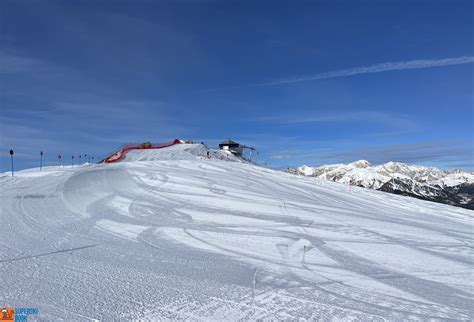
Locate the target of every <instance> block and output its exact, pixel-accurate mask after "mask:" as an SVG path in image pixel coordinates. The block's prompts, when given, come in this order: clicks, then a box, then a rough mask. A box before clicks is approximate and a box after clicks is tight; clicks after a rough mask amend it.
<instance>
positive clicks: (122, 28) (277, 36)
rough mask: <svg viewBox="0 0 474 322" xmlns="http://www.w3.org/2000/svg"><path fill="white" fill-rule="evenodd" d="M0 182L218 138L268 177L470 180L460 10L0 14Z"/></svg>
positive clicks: (42, 9)
mask: <svg viewBox="0 0 474 322" xmlns="http://www.w3.org/2000/svg"><path fill="white" fill-rule="evenodd" d="M0 22H1V31H0V35H1V41H0V151H3V152H1V153H2V154H1V156H0V171H8V170H9V167H10V163H9V156H8V150H9V149H10V148H14V149H15V151H16V154H15V162H16V167H17V168H19V169H20V168H28V167H35V166H38V161H39V151H40V150H41V149H42V150H44V152H45V158H44V159H45V164H54V163H55V159H56V156H57V155H58V154H61V155H62V156H63V158H64V159H65V160H68V161H67V162H69V160H70V157H71V155H76V156H77V155H78V154H84V153H87V154H89V155H95V156H96V157H103V156H104V155H105V154H107V153H108V152H111V151H112V150H114V149H115V148H116V147H117V146H119V145H121V144H124V143H128V142H143V141H148V140H149V141H153V142H167V141H169V140H171V139H174V138H183V139H193V140H195V141H204V142H206V143H208V144H209V145H210V146H215V145H217V143H218V142H219V141H220V140H222V139H226V138H229V137H230V138H233V139H235V140H238V141H241V142H242V143H245V144H247V145H253V146H255V147H256V148H257V149H258V151H259V154H258V156H257V160H258V162H260V163H267V164H268V165H269V166H271V167H274V168H284V167H287V166H297V165H301V164H309V165H318V164H325V163H334V162H351V161H353V160H357V159H367V160H369V161H370V162H372V163H375V164H378V163H382V162H387V161H390V160H392V161H402V162H408V163H415V164H424V165H434V166H439V167H442V168H454V167H456V168H465V169H471V170H472V169H474V161H473V160H474V155H473V154H474V147H473V145H474V137H473V123H474V112H473V106H474V97H473V71H474V69H473V68H474V64H473V63H474V48H473V39H474V38H473V36H474V35H473V4H472V1H457V0H454V1H418V2H417V1H388V0H387V1H144V0H139V1H120V0H117V1H105V0H102V1H18V0H15V1H10V0H6V1H5V0H4V1H2V2H1V3H0Z"/></svg>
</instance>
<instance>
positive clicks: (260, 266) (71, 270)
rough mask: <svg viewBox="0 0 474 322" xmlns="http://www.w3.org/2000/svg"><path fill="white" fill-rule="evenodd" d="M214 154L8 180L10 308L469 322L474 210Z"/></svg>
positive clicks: (119, 315)
mask: <svg viewBox="0 0 474 322" xmlns="http://www.w3.org/2000/svg"><path fill="white" fill-rule="evenodd" d="M206 152H207V151H206V150H205V148H204V147H203V146H202V145H188V144H180V145H176V146H172V147H169V148H167V149H163V150H155V151H146V152H145V151H132V152H130V153H129V154H128V155H127V157H126V159H125V160H124V161H123V162H119V163H116V164H99V165H84V166H78V167H74V168H71V167H62V168H58V167H49V168H45V169H43V171H41V172H40V171H39V170H38V169H31V170H25V171H21V172H18V173H16V174H15V177H13V178H12V177H10V176H8V175H7V174H5V175H3V176H2V177H0V194H1V201H2V202H1V204H0V220H1V222H2V233H0V279H1V281H2V282H1V283H0V297H1V300H0V302H1V303H2V305H7V306H16V307H26V306H28V307H37V308H38V309H39V315H38V317H39V318H44V319H59V318H62V319H66V320H71V319H73V320H78V319H149V320H155V319H191V320H209V319H214V320H238V319H252V320H253V319H291V320H295V319H300V318H303V319H331V318H339V319H358V320H383V319H399V320H402V319H403V320H405V319H473V318H474V312H473V307H474V305H473V304H474V302H473V292H474V288H473V285H472V278H473V254H474V252H473V246H474V242H473V214H474V212H473V211H471V210H467V209H462V208H456V207H453V206H448V205H442V204H437V203H432V202H427V201H423V200H417V199H414V198H408V197H403V196H397V195H392V194H387V193H385V192H380V191H373V190H368V189H364V188H358V187H350V186H348V185H347V184H341V183H337V182H328V181H325V180H322V179H318V178H311V177H303V176H294V175H292V174H288V173H283V172H277V171H273V170H269V169H266V168H262V167H258V166H255V165H252V164H248V163H245V162H238V161H239V160H236V159H232V157H229V156H226V155H222V154H219V153H220V152H219V151H212V153H211V156H212V157H211V159H208V158H206V157H205V155H206ZM221 159H224V160H221ZM230 161H237V162H230Z"/></svg>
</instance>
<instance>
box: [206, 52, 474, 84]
mask: <svg viewBox="0 0 474 322" xmlns="http://www.w3.org/2000/svg"><path fill="white" fill-rule="evenodd" d="M472 63H474V57H473V56H461V57H452V58H443V59H416V60H409V61H399V62H387V63H381V64H375V65H370V66H360V67H353V68H348V69H340V70H334V71H328V72H324V73H318V74H311V75H300V76H296V77H289V78H281V79H276V80H271V81H266V82H260V83H251V84H245V85H237V86H230V87H226V88H214V89H208V90H205V91H217V90H220V89H233V88H235V89H236V88H245V87H258V86H276V85H285V84H293V83H300V82H308V81H315V80H321V79H329V78H339V77H348V76H355V75H361V74H373V73H383V72H389V71H396V70H410V69H424V68H432V67H444V66H451V65H462V64H472Z"/></svg>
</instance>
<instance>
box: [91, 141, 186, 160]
mask: <svg viewBox="0 0 474 322" xmlns="http://www.w3.org/2000/svg"><path fill="white" fill-rule="evenodd" d="M180 143H181V141H180V140H178V139H175V140H174V141H173V142H171V143H165V144H160V145H156V144H151V143H149V142H146V143H142V144H140V145H133V144H129V145H125V146H124V147H122V148H121V149H120V150H119V151H117V152H115V153H114V154H112V155H110V156H108V157H106V158H105V159H104V160H102V161H100V163H114V162H117V161H120V160H122V159H123V157H124V156H125V154H127V152H128V151H130V150H148V149H163V148H167V147H170V146H173V145H176V144H180Z"/></svg>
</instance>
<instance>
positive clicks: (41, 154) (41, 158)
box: [40, 150, 43, 171]
mask: <svg viewBox="0 0 474 322" xmlns="http://www.w3.org/2000/svg"><path fill="white" fill-rule="evenodd" d="M41 170H43V150H41V151H40V171H41Z"/></svg>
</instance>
